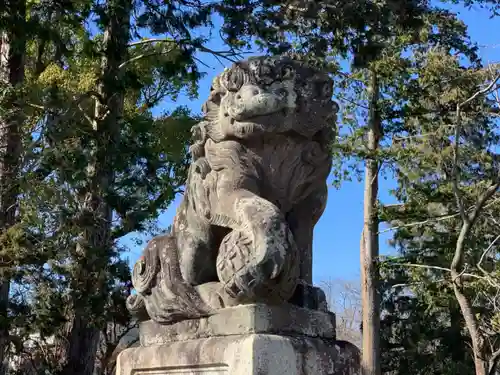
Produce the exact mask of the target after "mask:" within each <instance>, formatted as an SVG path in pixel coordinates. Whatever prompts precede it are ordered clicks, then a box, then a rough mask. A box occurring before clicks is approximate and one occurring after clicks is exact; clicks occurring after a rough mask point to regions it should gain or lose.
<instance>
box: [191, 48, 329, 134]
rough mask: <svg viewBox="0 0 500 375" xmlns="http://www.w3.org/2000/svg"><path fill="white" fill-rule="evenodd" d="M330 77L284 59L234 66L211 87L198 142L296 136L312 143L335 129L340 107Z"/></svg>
mask: <svg viewBox="0 0 500 375" xmlns="http://www.w3.org/2000/svg"><path fill="white" fill-rule="evenodd" d="M332 94H333V83H332V80H331V79H330V78H329V77H328V75H327V74H326V73H323V72H321V71H318V70H316V69H314V68H312V67H310V66H308V65H307V63H305V62H302V61H297V60H293V59H291V58H289V57H286V56H278V57H252V58H249V59H248V60H244V61H240V62H237V63H234V64H233V65H232V66H231V67H230V68H227V69H225V70H224V72H222V73H221V74H220V75H218V76H217V77H216V78H215V79H214V80H213V83H212V87H211V90H210V96H209V98H208V100H207V101H206V102H205V104H204V105H203V112H204V113H205V121H204V122H203V123H202V124H200V125H199V126H198V127H196V128H195V129H193V133H194V134H193V135H194V139H195V141H201V140H202V139H204V138H206V137H208V138H211V139H213V140H215V141H219V140H223V139H228V138H240V139H244V138H247V137H252V136H256V135H259V134H262V133H287V132H293V133H296V134H298V135H300V136H303V137H306V138H313V137H314V136H315V135H317V134H318V133H319V132H321V131H323V130H325V129H329V130H332V129H333V128H334V124H335V120H336V113H337V112H338V106H337V104H336V103H335V102H334V101H333V100H332Z"/></svg>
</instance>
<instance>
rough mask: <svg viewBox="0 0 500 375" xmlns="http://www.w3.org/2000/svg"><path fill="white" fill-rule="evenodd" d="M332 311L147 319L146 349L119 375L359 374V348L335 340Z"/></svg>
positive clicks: (131, 352)
mask: <svg viewBox="0 0 500 375" xmlns="http://www.w3.org/2000/svg"><path fill="white" fill-rule="evenodd" d="M334 324H335V322H334V319H333V315H332V314H327V313H321V312H317V311H310V310H307V309H300V308H296V307H292V306H280V307H270V306H265V305H247V306H238V307H235V308H229V309H224V310H221V311H220V313H218V314H216V315H213V316H211V317H209V318H204V319H199V320H192V321H184V322H180V323H177V324H174V325H171V326H159V325H156V324H154V323H152V322H145V323H143V324H142V326H141V329H140V330H141V333H140V335H141V345H142V346H141V347H137V348H131V349H127V350H125V351H123V352H122V353H121V354H120V356H119V357H118V361H117V372H116V375H153V374H154V375H173V374H185V375H194V374H196V375H222V374H227V375H356V374H358V363H359V361H358V350H357V348H356V347H354V346H353V345H351V344H349V343H346V342H339V341H336V340H335V329H334V327H335V326H334Z"/></svg>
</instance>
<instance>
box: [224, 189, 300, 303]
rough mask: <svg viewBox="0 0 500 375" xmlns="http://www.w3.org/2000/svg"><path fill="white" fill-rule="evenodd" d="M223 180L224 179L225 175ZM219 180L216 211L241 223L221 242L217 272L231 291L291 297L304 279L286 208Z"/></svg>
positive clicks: (244, 296)
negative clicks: (301, 276)
mask: <svg viewBox="0 0 500 375" xmlns="http://www.w3.org/2000/svg"><path fill="white" fill-rule="evenodd" d="M222 180H223V179H222ZM231 187H232V186H231V184H228V185H222V186H221V185H219V186H218V189H217V193H218V194H217V195H218V196H219V197H224V199H219V200H218V202H217V203H218V204H217V207H216V210H215V211H216V212H217V214H219V215H225V216H226V217H228V218H229V219H230V220H232V221H234V222H235V223H237V227H235V228H234V230H233V231H232V232H231V233H229V234H228V235H227V236H226V237H225V238H224V239H223V241H222V243H221V245H220V247H219V255H218V258H217V273H218V276H219V279H220V281H221V282H222V283H223V284H224V286H225V290H226V292H227V293H228V294H229V295H231V296H232V297H234V298H237V299H241V300H245V299H249V300H265V301H267V302H269V301H272V300H273V299H274V300H281V301H283V300H287V299H288V298H290V297H291V295H292V294H293V291H294V289H295V286H296V283H297V279H298V270H299V269H298V258H297V255H298V254H297V248H296V245H295V242H294V239H293V235H292V233H291V231H290V229H289V227H288V224H287V222H286V219H285V217H284V215H283V213H282V212H281V211H280V209H279V208H278V207H276V206H275V205H274V204H272V203H271V202H269V201H267V200H266V199H264V198H262V197H260V196H258V195H257V194H255V193H254V192H252V191H250V190H246V189H236V190H235V189H234V188H231Z"/></svg>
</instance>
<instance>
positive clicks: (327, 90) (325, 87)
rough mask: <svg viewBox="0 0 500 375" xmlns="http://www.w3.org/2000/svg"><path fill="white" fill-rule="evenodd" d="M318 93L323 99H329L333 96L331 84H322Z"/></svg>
mask: <svg viewBox="0 0 500 375" xmlns="http://www.w3.org/2000/svg"><path fill="white" fill-rule="evenodd" d="M320 92H321V96H322V97H323V98H327V99H328V98H331V97H332V95H333V84H332V83H331V82H323V83H322V86H321V91H320Z"/></svg>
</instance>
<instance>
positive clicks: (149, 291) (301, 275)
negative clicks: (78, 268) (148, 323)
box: [128, 56, 338, 324]
mask: <svg viewBox="0 0 500 375" xmlns="http://www.w3.org/2000/svg"><path fill="white" fill-rule="evenodd" d="M332 93H333V83H332V81H331V80H330V79H329V77H328V75H327V74H324V73H322V72H320V71H317V70H315V69H313V68H311V67H309V66H308V65H307V64H306V63H304V62H300V61H295V60H292V59H290V58H288V57H283V56H281V57H255V58H250V59H248V60H245V61H241V62H238V63H235V64H234V65H233V66H232V67H230V68H229V69H226V70H225V71H224V72H223V73H221V74H220V75H219V76H217V77H216V78H215V79H214V81H213V84H212V87H211V91H210V96H209V98H208V100H207V102H206V103H205V104H204V106H203V110H204V113H205V118H204V121H202V122H201V123H199V124H197V125H196V126H194V127H193V129H192V133H193V140H194V143H193V145H192V146H191V148H190V151H191V154H192V159H193V160H192V165H191V166H190V169H189V174H188V179H187V182H186V192H185V195H184V200H183V201H182V203H181V205H180V207H179V209H178V211H177V215H176V217H175V220H174V223H173V229H172V233H170V234H169V235H164V236H159V237H156V238H154V239H152V240H151V241H150V242H149V244H148V245H147V247H146V249H145V250H144V255H143V257H141V259H139V261H138V262H137V264H136V265H135V267H134V270H133V280H132V281H133V285H134V287H135V290H136V294H134V295H132V296H130V297H129V300H128V307H129V309H130V310H131V311H132V312H133V313H135V314H138V315H139V316H142V318H143V319H153V320H154V321H156V322H158V323H161V324H168V323H172V322H175V321H178V320H183V319H191V318H197V317H201V316H204V315H208V314H210V313H211V312H213V311H214V310H216V309H220V308H224V307H227V306H234V305H237V304H242V303H255V302H262V303H270V304H276V303H284V302H290V303H294V304H298V305H300V306H305V307H311V308H316V309H321V308H324V295H322V292H321V291H320V290H319V289H317V288H314V287H312V286H311V283H312V276H311V271H312V252H311V247H312V233H313V228H314V225H315V224H316V222H317V221H318V219H319V218H320V216H321V214H322V213H323V210H324V208H325V204H326V198H327V185H326V179H327V177H328V174H329V172H330V169H331V163H332V160H331V156H330V150H329V146H330V144H331V141H332V137H333V135H334V134H335V121H336V113H337V112H338V107H337V104H336V103H335V102H334V101H333V100H332ZM322 306H323V307H322Z"/></svg>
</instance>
